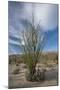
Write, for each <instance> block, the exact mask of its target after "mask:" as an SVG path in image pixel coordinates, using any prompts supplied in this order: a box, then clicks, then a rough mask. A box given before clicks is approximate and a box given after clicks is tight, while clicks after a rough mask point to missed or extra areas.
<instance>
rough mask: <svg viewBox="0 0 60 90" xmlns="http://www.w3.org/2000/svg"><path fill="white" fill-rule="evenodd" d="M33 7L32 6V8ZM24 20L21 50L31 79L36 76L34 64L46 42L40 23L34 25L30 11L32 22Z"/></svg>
mask: <svg viewBox="0 0 60 90" xmlns="http://www.w3.org/2000/svg"><path fill="white" fill-rule="evenodd" d="M32 9H33V8H32ZM22 22H26V27H25V28H24V30H23V32H22V38H23V42H24V43H23V45H22V46H23V50H24V60H25V63H26V65H27V68H28V70H29V73H28V74H27V75H28V76H27V77H29V78H30V79H31V80H33V79H35V78H37V76H36V75H35V74H36V64H37V62H38V60H39V57H40V56H41V54H42V50H43V48H44V46H45V43H46V37H45V33H43V32H42V30H41V28H40V25H39V24H37V25H36V26H35V25H34V14H33V12H32V23H31V22H29V21H27V20H22Z"/></svg>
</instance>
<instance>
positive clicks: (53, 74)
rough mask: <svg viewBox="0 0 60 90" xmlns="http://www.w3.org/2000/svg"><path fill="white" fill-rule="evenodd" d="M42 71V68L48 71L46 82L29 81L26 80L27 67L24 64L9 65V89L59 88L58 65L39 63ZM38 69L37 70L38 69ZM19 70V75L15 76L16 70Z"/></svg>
mask: <svg viewBox="0 0 60 90" xmlns="http://www.w3.org/2000/svg"><path fill="white" fill-rule="evenodd" d="M38 66H39V68H40V69H41V68H42V67H43V68H45V69H46V72H45V80H44V81H39V82H38V81H35V82H31V81H27V80H26V78H25V72H26V71H27V67H26V65H25V64H24V63H20V64H19V65H18V66H16V64H9V73H8V74H9V77H8V79H9V88H26V87H45V86H57V85H58V64H56V63H49V65H45V64H43V63H38V64H37V67H38ZM37 67H36V68H37ZM18 68H19V73H18V74H14V73H13V72H14V70H16V69H18Z"/></svg>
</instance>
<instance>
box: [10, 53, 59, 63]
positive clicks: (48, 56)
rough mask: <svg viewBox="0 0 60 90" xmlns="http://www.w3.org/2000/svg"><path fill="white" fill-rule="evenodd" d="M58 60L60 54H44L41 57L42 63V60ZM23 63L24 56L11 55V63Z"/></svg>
mask: <svg viewBox="0 0 60 90" xmlns="http://www.w3.org/2000/svg"><path fill="white" fill-rule="evenodd" d="M57 58H58V53H57V52H44V53H43V54H42V55H41V57H40V59H39V60H40V61H42V60H55V59H57ZM15 62H18V63H21V62H24V59H23V54H13V55H9V63H15Z"/></svg>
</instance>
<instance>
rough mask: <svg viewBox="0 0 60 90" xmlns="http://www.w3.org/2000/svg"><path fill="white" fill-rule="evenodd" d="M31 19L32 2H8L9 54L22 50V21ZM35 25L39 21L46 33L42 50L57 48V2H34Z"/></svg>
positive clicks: (54, 49)
mask: <svg viewBox="0 0 60 90" xmlns="http://www.w3.org/2000/svg"><path fill="white" fill-rule="evenodd" d="M22 19H23V20H27V21H29V22H31V21H32V3H23V2H14V1H9V2H8V33H9V43H8V44H9V54H18V53H21V52H22V48H21V45H22V43H23V41H22V34H21V32H22V31H23V29H24V26H23V24H24V22H23V24H22ZM34 21H35V26H36V25H37V24H38V23H39V22H40V26H41V27H42V30H43V32H45V33H46V36H47V42H46V45H45V47H44V51H57V50H58V5H57V4H40V3H37V4H36V3H35V4H34Z"/></svg>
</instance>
